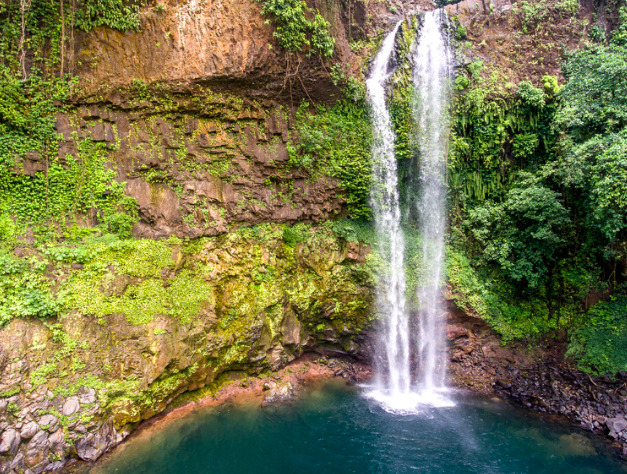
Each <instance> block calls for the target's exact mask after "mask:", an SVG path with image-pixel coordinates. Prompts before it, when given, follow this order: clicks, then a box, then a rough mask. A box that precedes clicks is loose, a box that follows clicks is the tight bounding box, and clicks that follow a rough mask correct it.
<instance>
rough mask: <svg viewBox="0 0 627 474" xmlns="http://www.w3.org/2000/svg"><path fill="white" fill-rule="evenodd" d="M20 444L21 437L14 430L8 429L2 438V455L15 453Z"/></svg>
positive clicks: (0, 438)
mask: <svg viewBox="0 0 627 474" xmlns="http://www.w3.org/2000/svg"><path fill="white" fill-rule="evenodd" d="M19 444H20V436H19V435H18V434H17V431H15V430H14V429H8V430H6V431H5V432H4V433H2V436H0V454H2V453H13V454H15V452H16V451H17V447H18V446H19Z"/></svg>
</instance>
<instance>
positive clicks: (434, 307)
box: [366, 10, 453, 412]
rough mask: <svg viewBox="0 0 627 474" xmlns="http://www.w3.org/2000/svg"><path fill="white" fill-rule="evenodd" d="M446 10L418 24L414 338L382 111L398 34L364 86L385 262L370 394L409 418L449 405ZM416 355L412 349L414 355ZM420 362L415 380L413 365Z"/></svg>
mask: <svg viewBox="0 0 627 474" xmlns="http://www.w3.org/2000/svg"><path fill="white" fill-rule="evenodd" d="M442 21H446V14H445V13H444V12H443V10H436V11H435V12H429V13H426V14H425V15H424V17H423V18H422V27H421V30H420V31H419V39H418V42H417V44H416V45H415V48H414V50H413V52H412V55H413V64H414V71H413V80H414V90H415V94H416V103H415V108H414V118H415V120H416V122H417V124H418V125H419V127H418V128H419V136H418V137H417V138H418V142H419V150H420V160H419V163H420V164H419V173H418V174H419V180H418V181H419V190H418V191H417V192H418V199H417V202H418V216H419V220H420V229H421V236H422V239H423V248H422V268H421V271H420V273H421V275H422V276H423V278H422V279H421V281H420V284H419V288H417V296H418V302H419V307H420V312H419V324H418V326H419V331H418V334H412V333H411V332H410V331H411V329H410V328H411V327H412V326H413V325H412V324H410V323H411V321H410V315H409V310H408V307H407V302H406V299H405V291H406V279H405V268H404V259H405V255H404V254H405V242H404V237H403V231H402V228H401V220H402V215H401V210H400V197H399V183H398V170H397V160H396V156H395V152H394V142H395V138H396V137H395V134H394V129H393V127H392V121H391V119H390V114H389V111H388V109H387V105H386V101H385V98H386V84H387V81H388V79H389V78H390V76H391V74H392V73H393V71H391V70H390V69H391V66H390V63H391V62H392V61H391V59H392V53H393V51H394V45H395V38H396V35H397V32H398V29H399V27H400V24H401V23H399V24H397V25H396V26H395V28H394V29H393V30H392V31H391V32H390V33H389V34H388V35H387V37H386V38H385V40H384V41H383V44H382V46H381V49H380V50H379V52H378V54H377V55H376V57H375V60H374V62H373V65H372V70H371V73H370V75H369V77H368V79H367V80H366V87H367V92H368V93H367V98H368V102H369V105H370V110H371V114H372V121H373V136H374V141H373V147H372V172H373V186H372V190H371V204H372V209H373V211H374V220H375V227H376V232H377V239H378V246H377V249H378V251H379V253H380V256H381V258H382V260H383V262H384V263H385V272H384V274H383V275H381V278H380V283H379V285H378V288H377V290H378V291H377V301H376V305H377V313H378V314H380V315H381V319H382V321H381V324H382V328H381V330H380V332H379V340H378V347H377V356H378V357H377V361H376V365H377V367H376V369H377V379H376V381H375V386H374V389H373V390H372V391H371V392H370V393H369V394H368V395H369V396H370V397H372V398H374V399H376V400H377V401H379V402H380V403H381V404H382V405H383V406H384V408H386V409H389V410H391V411H396V412H414V411H415V410H416V409H417V407H418V406H419V405H422V404H428V405H436V406H446V405H450V404H451V402H450V401H448V400H446V399H444V398H442V397H441V396H440V395H439V393H440V392H441V391H442V390H443V389H445V387H446V385H445V371H446V361H445V352H444V350H443V349H444V347H443V345H444V327H443V321H442V319H443V311H442V309H443V308H442V307H441V304H440V298H441V283H440V282H441V277H442V275H441V274H442V266H443V256H444V232H445V224H446V187H445V182H444V176H445V163H446V151H447V140H448V136H447V115H448V110H447V104H448V88H449V80H450V78H451V74H452V64H453V62H452V56H451V52H450V50H451V49H450V47H449V46H450V45H449V44H448V43H449V41H448V38H447V37H446V36H445V34H444V32H443V31H442V28H441V24H442ZM412 348H415V349H417V350H413V351H412ZM415 360H417V361H418V362H419V373H418V375H417V377H412V370H411V362H412V361H415Z"/></svg>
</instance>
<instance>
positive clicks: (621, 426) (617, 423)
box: [606, 417, 627, 433]
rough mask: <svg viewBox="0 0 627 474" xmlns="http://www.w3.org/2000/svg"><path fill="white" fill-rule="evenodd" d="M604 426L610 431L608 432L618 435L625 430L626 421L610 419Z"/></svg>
mask: <svg viewBox="0 0 627 474" xmlns="http://www.w3.org/2000/svg"><path fill="white" fill-rule="evenodd" d="M606 425H607V427H608V428H609V429H610V432H614V433H620V432H621V431H623V430H625V429H626V428H627V420H625V418H624V417H620V418H610V419H609V420H607V421H606Z"/></svg>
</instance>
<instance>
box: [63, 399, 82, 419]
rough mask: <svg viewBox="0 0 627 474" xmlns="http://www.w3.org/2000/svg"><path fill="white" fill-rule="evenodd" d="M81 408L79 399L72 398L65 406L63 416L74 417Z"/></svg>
mask: <svg viewBox="0 0 627 474" xmlns="http://www.w3.org/2000/svg"><path fill="white" fill-rule="evenodd" d="M80 408H81V404H80V402H79V401H78V397H70V398H68V399H67V400H66V401H65V403H64V404H63V411H62V412H63V416H72V415H73V414H74V413H76V412H77V411H78V410H79V409H80Z"/></svg>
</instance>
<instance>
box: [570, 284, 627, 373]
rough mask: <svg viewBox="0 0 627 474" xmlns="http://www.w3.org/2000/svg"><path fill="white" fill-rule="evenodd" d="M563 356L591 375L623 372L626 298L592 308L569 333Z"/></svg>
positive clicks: (626, 352) (625, 362)
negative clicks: (569, 340) (578, 326)
mask: <svg viewBox="0 0 627 474" xmlns="http://www.w3.org/2000/svg"><path fill="white" fill-rule="evenodd" d="M567 355H570V356H571V357H574V358H575V359H576V360H577V361H578V366H579V368H580V369H582V370H585V371H587V372H592V373H594V374H616V373H617V372H621V371H627V298H626V297H624V296H620V297H617V298H612V300H611V301H607V302H601V303H598V304H597V305H595V306H594V307H592V308H591V309H590V310H589V311H588V314H587V318H586V321H585V324H584V325H583V326H582V327H581V328H579V329H577V330H576V331H574V332H573V334H572V340H571V344H570V347H569V350H568V353H567Z"/></svg>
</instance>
